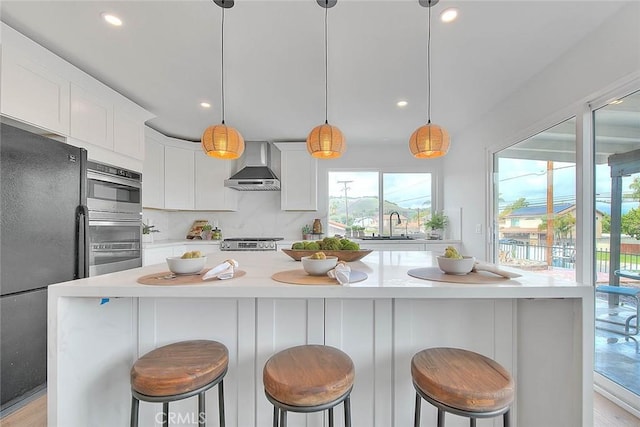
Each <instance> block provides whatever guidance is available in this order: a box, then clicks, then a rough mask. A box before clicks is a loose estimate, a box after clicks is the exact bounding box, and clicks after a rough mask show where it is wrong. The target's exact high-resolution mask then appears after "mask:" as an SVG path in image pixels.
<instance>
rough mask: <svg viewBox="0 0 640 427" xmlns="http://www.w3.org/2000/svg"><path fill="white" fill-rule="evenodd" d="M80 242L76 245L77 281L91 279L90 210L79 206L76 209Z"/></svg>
mask: <svg viewBox="0 0 640 427" xmlns="http://www.w3.org/2000/svg"><path fill="white" fill-rule="evenodd" d="M76 225H77V230H78V233H77V236H78V242H77V243H76V277H75V278H76V279H82V278H85V277H89V209H88V208H87V207H86V206H84V205H81V206H78V209H76Z"/></svg>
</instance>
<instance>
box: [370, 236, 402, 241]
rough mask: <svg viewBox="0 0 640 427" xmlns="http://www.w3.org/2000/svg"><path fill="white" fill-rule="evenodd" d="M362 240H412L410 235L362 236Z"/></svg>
mask: <svg viewBox="0 0 640 427" xmlns="http://www.w3.org/2000/svg"><path fill="white" fill-rule="evenodd" d="M361 239H362V240H413V237H410V236H364V237H361Z"/></svg>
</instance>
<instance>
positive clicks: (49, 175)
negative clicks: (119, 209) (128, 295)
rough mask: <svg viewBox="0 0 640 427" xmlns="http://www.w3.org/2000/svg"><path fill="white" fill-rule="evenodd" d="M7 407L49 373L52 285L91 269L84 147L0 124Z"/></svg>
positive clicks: (0, 339) (1, 314) (0, 275)
mask: <svg viewBox="0 0 640 427" xmlns="http://www.w3.org/2000/svg"><path fill="white" fill-rule="evenodd" d="M0 154H1V156H0V187H1V190H2V201H1V202H2V203H1V205H0V217H1V220H0V242H1V243H0V260H1V264H0V365H1V368H0V369H1V371H0V381H1V384H0V385H1V387H0V390H1V395H2V410H4V409H7V408H9V407H11V406H12V405H14V404H16V403H18V402H20V401H21V400H22V399H25V398H27V397H29V396H30V395H31V394H33V393H34V392H37V391H39V390H40V389H42V388H44V386H45V385H46V379H47V286H48V285H50V284H53V283H58V282H64V281H68V280H73V279H77V278H81V277H87V276H88V265H87V262H88V259H87V256H86V253H87V238H86V237H87V224H88V223H87V210H86V174H87V173H86V163H87V152H86V150H84V149H81V148H78V147H74V146H71V145H68V144H64V143H61V142H58V141H55V140H53V139H50V138H46V137H44V136H40V135H37V134H34V133H31V132H27V131H25V130H22V129H18V128H16V127H13V126H10V125H6V124H0Z"/></svg>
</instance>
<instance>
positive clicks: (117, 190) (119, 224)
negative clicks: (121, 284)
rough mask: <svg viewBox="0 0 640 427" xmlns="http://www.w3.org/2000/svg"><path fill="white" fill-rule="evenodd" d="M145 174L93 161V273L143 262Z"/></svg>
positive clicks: (90, 185) (90, 199)
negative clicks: (143, 190)
mask: <svg viewBox="0 0 640 427" xmlns="http://www.w3.org/2000/svg"><path fill="white" fill-rule="evenodd" d="M141 187H142V175H141V174H140V173H138V172H134V171H130V170H127V169H123V168H119V167H116V166H111V165H107V164H104V163H97V162H94V161H91V160H90V161H89V162H88V164H87V207H88V209H89V240H90V241H89V275H90V276H97V275H100V274H105V273H111V272H114V271H120V270H127V269H129V268H134V267H140V266H142V252H141V244H140V240H141V228H142V199H141Z"/></svg>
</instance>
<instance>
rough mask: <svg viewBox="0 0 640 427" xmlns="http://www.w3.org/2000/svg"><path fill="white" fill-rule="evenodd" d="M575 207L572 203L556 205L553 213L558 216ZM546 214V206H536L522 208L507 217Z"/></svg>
mask: <svg viewBox="0 0 640 427" xmlns="http://www.w3.org/2000/svg"><path fill="white" fill-rule="evenodd" d="M573 206H575V204H573V203H558V204H556V205H553V213H554V214H558V213H560V212H563V211H566V210H567V209H569V208H571V207H573ZM546 214H547V206H546V205H539V206H538V205H536V206H526V207H524V208H518V209H516V210H514V211H512V212H511V213H510V214H509V215H507V216H509V217H514V216H544V215H546Z"/></svg>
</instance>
